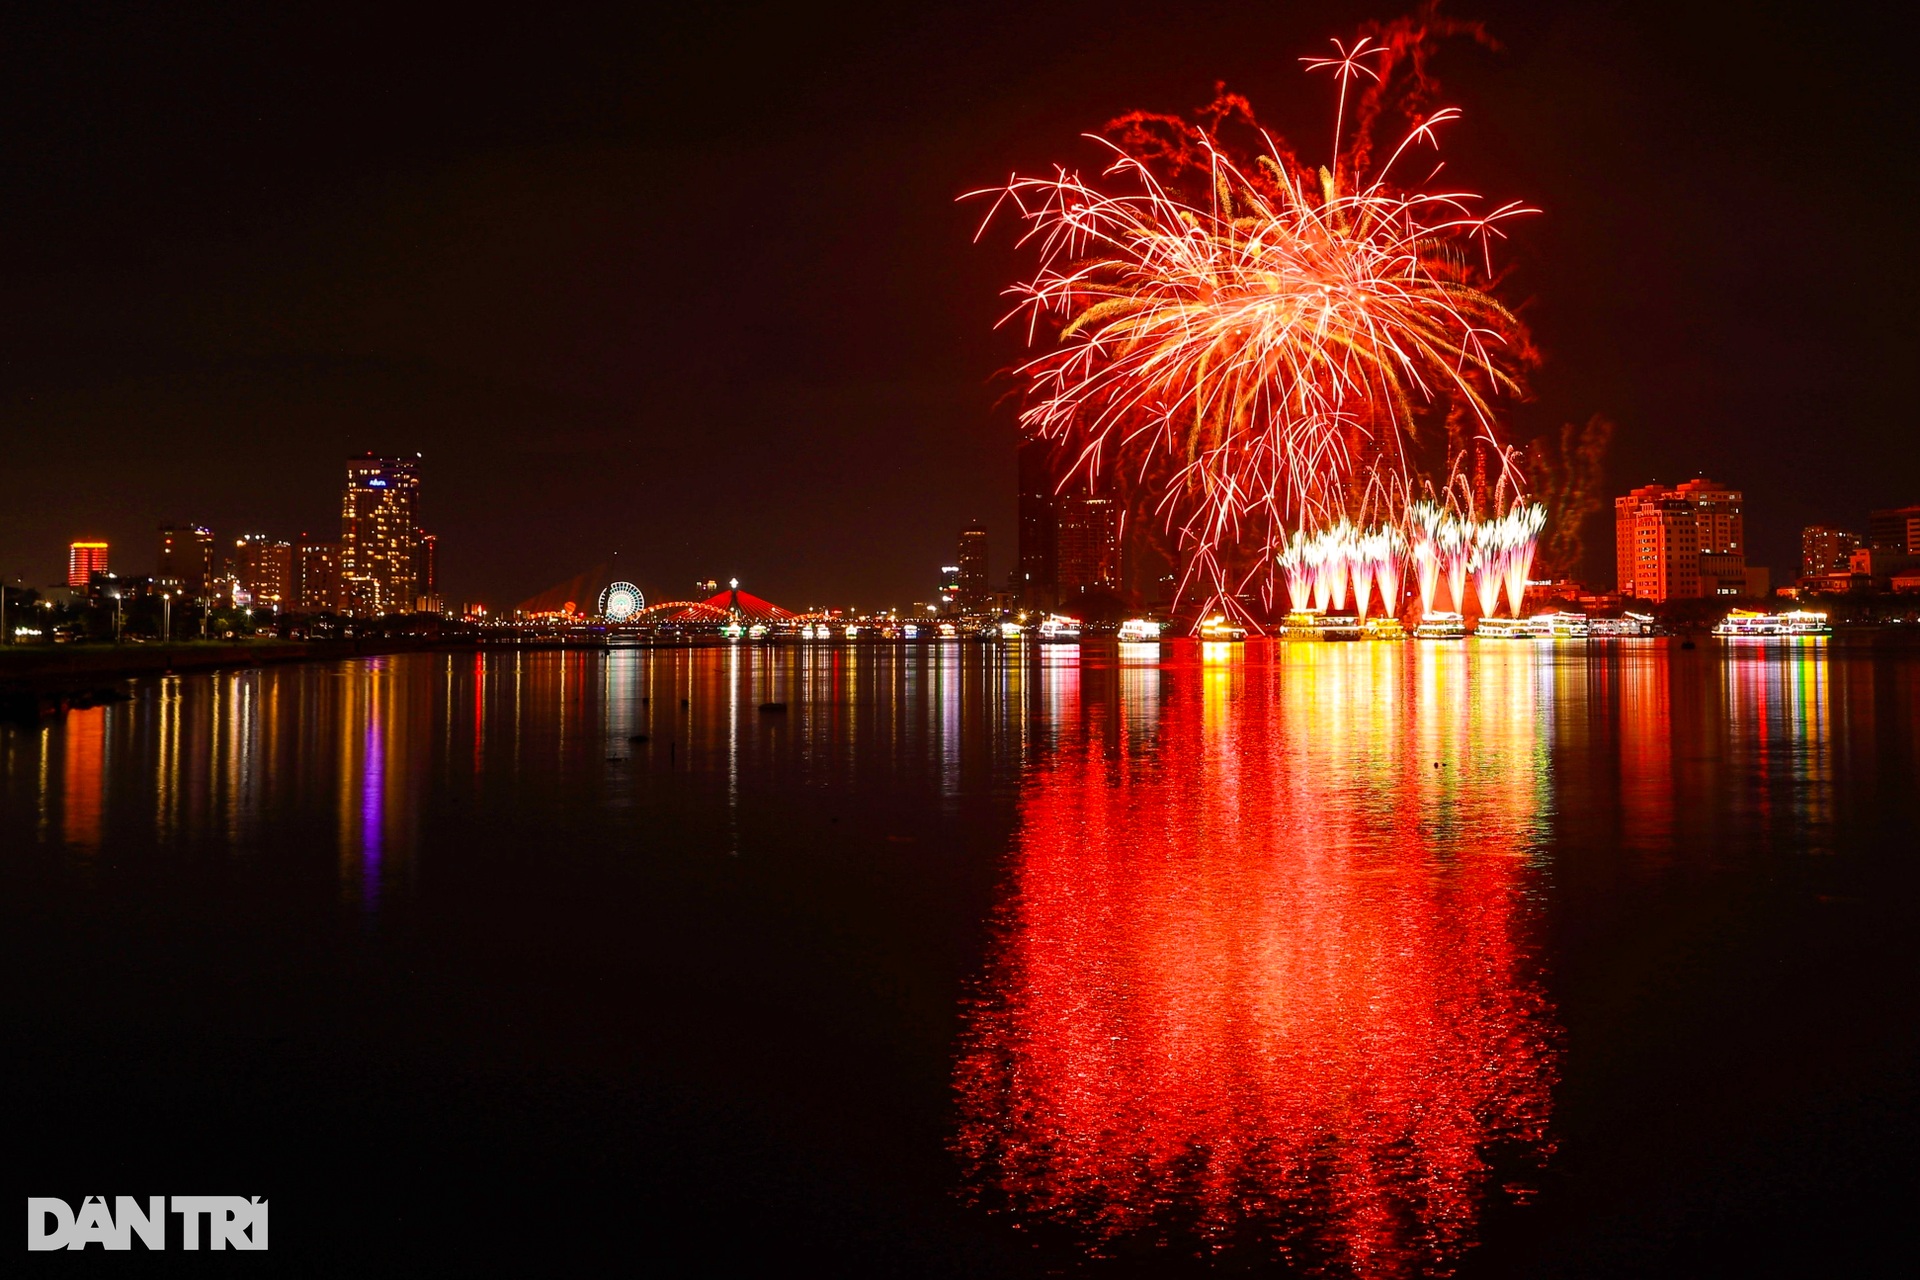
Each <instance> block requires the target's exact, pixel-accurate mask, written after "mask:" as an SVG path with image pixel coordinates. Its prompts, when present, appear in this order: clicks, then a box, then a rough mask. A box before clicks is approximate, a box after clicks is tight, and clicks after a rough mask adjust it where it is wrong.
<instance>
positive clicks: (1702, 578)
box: [1613, 477, 1747, 601]
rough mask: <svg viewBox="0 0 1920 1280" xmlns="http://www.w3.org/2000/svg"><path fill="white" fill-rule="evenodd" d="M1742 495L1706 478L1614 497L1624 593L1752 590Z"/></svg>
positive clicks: (1678, 596)
mask: <svg viewBox="0 0 1920 1280" xmlns="http://www.w3.org/2000/svg"><path fill="white" fill-rule="evenodd" d="M1743 506H1744V499H1743V497H1742V495H1741V493H1740V491H1739V490H1737V489H1729V488H1727V487H1726V486H1724V485H1719V484H1715V483H1714V482H1713V481H1711V480H1708V479H1706V478H1705V477H1702V478H1700V479H1697V480H1688V481H1685V482H1684V483H1682V484H1679V485H1677V486H1675V487H1674V488H1672V489H1669V488H1667V487H1666V486H1664V485H1658V484H1650V485H1646V486H1643V487H1642V488H1639V489H1635V490H1634V491H1633V492H1632V493H1629V494H1627V495H1626V496H1625V497H1623V498H1615V499H1614V500H1613V512H1614V557H1615V562H1616V566H1617V568H1618V570H1619V580H1620V594H1621V595H1624V596H1633V597H1636V598H1638V599H1641V600H1654V601H1660V600H1690V599H1698V598H1699V597H1702V596H1737V595H1744V594H1746V591H1747V547H1746V517H1745V514H1744V511H1743Z"/></svg>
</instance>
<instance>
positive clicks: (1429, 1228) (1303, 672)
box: [956, 645, 1555, 1274]
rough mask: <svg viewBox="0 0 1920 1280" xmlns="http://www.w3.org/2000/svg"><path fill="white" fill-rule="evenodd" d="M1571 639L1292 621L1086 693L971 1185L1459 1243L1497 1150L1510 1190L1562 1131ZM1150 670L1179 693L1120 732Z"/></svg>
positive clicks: (979, 1032) (1383, 1250)
mask: <svg viewBox="0 0 1920 1280" xmlns="http://www.w3.org/2000/svg"><path fill="white" fill-rule="evenodd" d="M1542 661H1544V659H1541V658H1537V657H1535V656H1534V655H1533V654H1531V653H1530V652H1503V651H1483V652H1482V654H1480V655H1479V656H1475V655H1472V654H1469V653H1466V652H1461V651H1453V652H1449V653H1445V654H1442V653H1439V652H1438V651H1437V650H1436V649H1434V648H1433V647H1421V648H1417V649H1408V648H1399V647H1387V646H1373V645H1367V646H1288V647H1284V648H1283V649H1282V650H1281V651H1280V652H1279V656H1277V657H1276V658H1275V659H1274V662H1275V664H1276V665H1273V666H1267V665H1263V664H1258V663H1255V662H1253V661H1246V662H1232V663H1220V664H1214V665H1208V666H1204V667H1202V668H1201V670H1200V671H1199V672H1198V680H1197V682H1195V681H1194V680H1192V679H1184V680H1182V681H1181V682H1180V683H1179V684H1178V685H1177V686H1174V687H1171V688H1170V687H1168V686H1165V685H1159V684H1157V683H1156V684H1155V685H1153V686H1146V685H1143V684H1139V683H1129V682H1127V681H1125V680H1123V681H1121V682H1120V684H1119V697H1120V698H1121V699H1122V700H1123V701H1122V705H1121V706H1119V707H1111V706H1105V707H1088V708H1085V709H1083V710H1081V711H1080V712H1079V714H1078V715H1077V716H1075V715H1070V717H1069V719H1068V720H1067V721H1066V723H1065V724H1064V725H1063V726H1061V728H1060V737H1059V739H1058V741H1057V742H1056V743H1055V744H1054V747H1053V749H1052V750H1051V751H1050V752H1049V753H1047V756H1046V759H1045V762H1044V764H1043V765H1041V766H1040V767H1038V768H1036V769H1035V770H1034V771H1033V772H1032V774H1031V775H1030V780H1029V783H1028V786H1027V788H1026V792H1025V796H1024V799H1023V802H1022V828H1021V831H1020V834H1019V837H1018V840H1017V846H1016V849H1015V851H1014V854H1013V863H1012V870H1011V878H1010V882H1009V892H1008V896H1007V898H1006V900H1005V901H1004V902H1003V904H1002V906H1001V908H1000V909H999V911H998V912H997V915H996V919H995V932H996V941H995V943H994V945H993V948H992V957H991V961H990V965H989V969H988V972H987V973H986V975H985V978H984V981H983V982H982V984H981V987H980V989H979V995H978V999H977V1001H975V1002H974V1003H973V1004H972V1005H971V1007H970V1010H969V1014H968V1027H967V1032H966V1035H965V1039H964V1048H963V1051H962V1055H961V1058H960V1061H959V1064H958V1067H957V1076H956V1083H957V1089H958V1095H959V1102H960V1109H961V1114H962V1122H961V1127H960V1131H959V1134H958V1139H957V1145H958V1149H959V1151H960V1153H961V1155H962V1157H963V1159H964V1161H965V1162H966V1164H967V1166H968V1170H969V1174H968V1176H969V1180H970V1185H971V1188H972V1190H973V1192H974V1193H975V1194H977V1195H978V1196H979V1197H980V1199H982V1200H983V1201H985V1202H988V1203H995V1204H1000V1205H1002V1206H1004V1207H1006V1208H1009V1209H1011V1210H1012V1211H1014V1212H1016V1213H1020V1214H1023V1215H1027V1216H1030V1217H1034V1218H1039V1219H1042V1220H1046V1221H1050V1222H1053V1223H1055V1224H1059V1225H1061V1226H1064V1227H1067V1228H1069V1229H1071V1230H1073V1231H1076V1232H1078V1233H1080V1234H1082V1235H1083V1236H1084V1237H1085V1238H1086V1240H1087V1241H1088V1243H1089V1245H1090V1246H1091V1247H1092V1248H1093V1249H1094V1250H1095V1251H1123V1250H1125V1249H1126V1248H1127V1247H1128V1242H1129V1241H1131V1240H1134V1239H1137V1238H1150V1239H1151V1240H1164V1239H1167V1238H1169V1237H1170V1236H1180V1237H1184V1238H1186V1239H1187V1240H1189V1241H1191V1242H1192V1243H1194V1244H1195V1245H1196V1246H1197V1247H1198V1248H1200V1249H1202V1250H1203V1251H1211V1252H1216V1253H1238V1254H1245V1253H1249V1252H1250V1253H1252V1254H1255V1255H1265V1256H1266V1258H1267V1260H1271V1255H1272V1254H1273V1253H1274V1252H1276V1251H1280V1250H1284V1251H1285V1252H1286V1253H1287V1254H1288V1256H1289V1257H1290V1258H1291V1259H1292V1260H1293V1261H1294V1262H1295V1263H1296V1264H1302V1265H1306V1266H1309V1267H1311V1266H1313V1265H1315V1264H1316V1263H1318V1264H1325V1265H1329V1266H1332V1267H1334V1268H1336V1269H1338V1270H1350V1271H1354V1272H1357V1273H1360V1274H1397V1273H1403V1272H1413V1271H1424V1270H1426V1269H1428V1268H1430V1267H1433V1266H1439V1265H1444V1264H1445V1262H1446V1260H1447V1259H1448V1258H1450V1257H1452V1256H1454V1255H1455V1254H1456V1253H1457V1252H1458V1250H1459V1249H1461V1248H1463V1247H1464V1246H1465V1245H1466V1244H1467V1243H1468V1242H1469V1241H1470V1239H1471V1237H1472V1234H1473V1230H1474V1223H1475V1221H1476V1218H1477V1214H1478V1206H1479V1204H1480V1202H1481V1199H1482V1198H1483V1197H1484V1196H1485V1195H1486V1194H1489V1185H1490V1182H1491V1181H1492V1175H1493V1163H1492V1162H1493V1160H1494V1156H1493V1155H1492V1154H1491V1153H1492V1152H1493V1150H1494V1149H1495V1148H1496V1147H1497V1148H1500V1149H1502V1150H1504V1151H1505V1152H1506V1153H1507V1154H1506V1155H1504V1156H1502V1157H1501V1159H1503V1160H1505V1161H1507V1162H1509V1163H1511V1164H1513V1165H1514V1166H1515V1168H1504V1167H1503V1168H1502V1169H1501V1170H1500V1175H1501V1177H1500V1180H1501V1181H1502V1182H1504V1183H1507V1184H1509V1185H1514V1186H1517V1185H1520V1184H1521V1183H1523V1182H1524V1174H1523V1172H1520V1171H1522V1170H1524V1168H1525V1167H1527V1166H1528V1165H1529V1164H1530V1163H1533V1162H1537V1161H1538V1160H1539V1159H1540V1158H1542V1157H1543V1156H1544V1154H1545V1152H1546V1138H1545V1125H1546V1117H1547V1109H1548V1101H1549V1090H1550V1087H1551V1084H1552V1082H1553V1078H1554V1063H1555V1051H1554V1048H1553V1044H1554V1031H1553V1027H1552V1022H1551V1018H1550V1016H1549V1011H1548V1008H1547V1005H1546V1002H1545V997H1544V995H1543V994H1542V991H1541V989H1540V985H1539V981H1538V978H1537V975H1536V972H1535V961H1534V959H1533V950H1532V945H1533V944H1532V942H1531V933H1532V923H1531V917H1530V911H1531V908H1530V907H1529V905H1528V904H1529V900H1530V899H1529V894H1530V892H1531V880H1530V872H1529V869H1528V862H1527V854H1528V853H1529V851H1530V850H1531V849H1532V848H1533V847H1535V845H1536V843H1537V842H1539V840H1540V839H1541V834H1542V827H1541V824H1542V823H1544V822H1545V821H1546V817H1547V815H1548V814H1550V811H1551V804H1550V803H1549V800H1548V792H1547V784H1548V776H1547V770H1548V755H1547V753H1546V751H1545V746H1546V742H1545V736H1546V728H1548V727H1550V713H1549V711H1548V708H1547V707H1546V706H1545V705H1543V703H1542V701H1541V700H1539V699H1538V698H1536V696H1535V695H1536V690H1537V688H1538V685H1539V681H1540V679H1541V675H1542V672H1541V666H1540V664H1541V662H1542ZM1131 697H1150V698H1155V699H1157V700H1158V702H1159V706H1160V715H1159V717H1158V721H1157V724H1156V726H1155V728H1154V731H1153V737H1152V738H1151V739H1150V740H1148V741H1139V740H1135V739H1134V738H1133V735H1132V734H1131V733H1128V734H1127V735H1126V738H1125V740H1124V742H1123V745H1122V748H1121V749H1120V750H1115V749H1113V742H1112V740H1111V738H1110V737H1109V735H1108V734H1107V733H1106V732H1105V730H1104V729H1103V727H1102V724H1103V722H1104V721H1106V720H1108V719H1116V720H1117V721H1118V722H1119V723H1120V724H1122V725H1127V726H1129V727H1130V726H1131V725H1133V724H1134V723H1136V721H1135V718H1134V717H1133V716H1132V715H1131V713H1130V709H1129V708H1128V707H1126V706H1125V705H1124V700H1125V699H1128V698H1131ZM1050 710H1052V711H1055V712H1060V711H1068V712H1070V713H1071V711H1072V708H1069V707H1064V706H1056V707H1052V708H1050Z"/></svg>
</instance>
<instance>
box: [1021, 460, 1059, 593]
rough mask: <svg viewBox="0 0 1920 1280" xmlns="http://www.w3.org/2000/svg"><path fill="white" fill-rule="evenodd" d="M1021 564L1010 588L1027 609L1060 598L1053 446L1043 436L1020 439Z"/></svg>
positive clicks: (1057, 502)
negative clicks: (1042, 438) (1040, 437)
mask: <svg viewBox="0 0 1920 1280" xmlns="http://www.w3.org/2000/svg"><path fill="white" fill-rule="evenodd" d="M1019 463H1020V567H1019V568H1018V569H1017V570H1015V571H1014V577H1013V583H1012V585H1013V589H1014V593H1015V595H1016V596H1017V597H1018V599H1019V602H1020V603H1021V604H1023V605H1025V606H1026V607H1027V608H1029V609H1050V608H1052V607H1053V606H1054V605H1055V604H1057V603H1058V602H1059V592H1060V580H1059V579H1060V575H1059V559H1058V553H1059V546H1058V538H1059V498H1058V497H1057V496H1056V495H1055V493H1054V488H1053V485H1054V478H1053V446H1052V445H1051V444H1050V443H1049V442H1047V441H1045V440H1023V441H1021V443H1020V454H1019Z"/></svg>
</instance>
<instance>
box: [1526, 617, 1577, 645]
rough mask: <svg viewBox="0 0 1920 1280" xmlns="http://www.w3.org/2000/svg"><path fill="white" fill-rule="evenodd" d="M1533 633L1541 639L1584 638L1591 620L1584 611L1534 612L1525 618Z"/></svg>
mask: <svg viewBox="0 0 1920 1280" xmlns="http://www.w3.org/2000/svg"><path fill="white" fill-rule="evenodd" d="M1527 625H1528V626H1529V627H1531V628H1533V634H1534V635H1535V636H1537V637H1539V638H1540V639H1542V640H1584V639H1586V638H1587V634H1588V632H1590V631H1591V630H1592V622H1591V620H1590V619H1589V618H1588V617H1587V615H1586V614H1584V613H1536V614H1534V615H1533V616H1532V617H1531V618H1528V619H1527Z"/></svg>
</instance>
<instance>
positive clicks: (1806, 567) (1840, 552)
mask: <svg viewBox="0 0 1920 1280" xmlns="http://www.w3.org/2000/svg"><path fill="white" fill-rule="evenodd" d="M1865 545H1866V540H1865V539H1863V538H1862V537H1861V536H1860V535H1859V534H1857V533H1853V532H1851V531H1849V530H1846V529H1835V528H1833V527H1832V526H1830V525H1824V524H1810V525H1808V526H1807V527H1806V528H1804V529H1802V530H1801V531H1800V576H1801V577H1803V578H1815V577H1819V576H1821V575H1822V574H1829V573H1846V572H1847V571H1848V564H1849V561H1850V559H1851V558H1852V556H1853V553H1854V552H1855V551H1857V550H1859V549H1860V548H1861V547H1863V546H1865Z"/></svg>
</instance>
